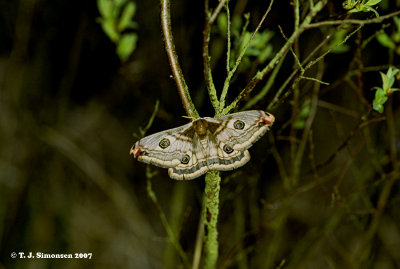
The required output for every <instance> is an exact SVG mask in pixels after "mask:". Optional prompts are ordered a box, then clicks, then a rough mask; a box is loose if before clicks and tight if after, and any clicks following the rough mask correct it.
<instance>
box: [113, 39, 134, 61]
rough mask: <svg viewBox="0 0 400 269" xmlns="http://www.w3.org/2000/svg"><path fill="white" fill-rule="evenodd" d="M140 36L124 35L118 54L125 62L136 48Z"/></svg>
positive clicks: (119, 43) (118, 47) (118, 46)
mask: <svg viewBox="0 0 400 269" xmlns="http://www.w3.org/2000/svg"><path fill="white" fill-rule="evenodd" d="M137 40H138V35H137V34H135V33H129V34H123V35H122V36H121V39H120V41H119V42H118V45H117V54H118V57H119V58H120V59H121V61H123V62H125V61H126V60H127V59H128V58H129V56H130V55H131V54H132V52H133V51H134V50H135V48H136V43H137Z"/></svg>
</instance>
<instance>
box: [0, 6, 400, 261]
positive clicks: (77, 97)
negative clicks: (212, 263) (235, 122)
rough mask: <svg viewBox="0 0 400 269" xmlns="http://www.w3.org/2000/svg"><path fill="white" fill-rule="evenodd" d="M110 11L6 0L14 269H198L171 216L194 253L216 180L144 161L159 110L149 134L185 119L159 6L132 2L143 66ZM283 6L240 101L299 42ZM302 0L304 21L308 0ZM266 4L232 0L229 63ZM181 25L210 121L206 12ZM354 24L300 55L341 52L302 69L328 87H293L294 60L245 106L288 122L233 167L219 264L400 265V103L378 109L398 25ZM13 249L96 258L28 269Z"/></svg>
mask: <svg viewBox="0 0 400 269" xmlns="http://www.w3.org/2000/svg"><path fill="white" fill-rule="evenodd" d="M100 2H102V1H98V2H96V1H66V0H55V1H44V0H19V1H5V0H0V38H1V42H0V268H88V267H91V268H184V267H183V264H182V261H181V259H180V257H179V255H178V254H177V251H176V250H175V248H174V246H173V245H172V244H171V242H170V241H169V240H168V237H167V234H166V230H165V224H163V222H162V218H161V215H162V213H160V209H161V212H163V213H164V214H165V216H166V219H167V221H168V223H169V226H170V227H171V229H172V230H173V231H174V233H175V235H176V236H177V238H178V239H179V242H180V244H181V246H182V248H183V250H184V252H185V253H186V255H187V256H188V258H189V260H190V261H191V260H192V259H193V253H194V249H195V242H196V234H197V229H198V225H199V219H200V214H201V204H202V195H203V194H202V192H203V188H204V178H203V177H200V178H198V179H195V180H192V181H175V180H172V179H170V178H169V177H168V174H167V170H166V169H159V168H156V167H148V166H146V165H145V164H142V163H139V162H137V161H136V160H134V159H133V157H132V156H130V155H129V150H130V148H131V146H132V145H133V144H134V142H135V141H137V140H138V139H140V136H141V133H140V130H141V128H144V127H145V126H146V124H147V122H148V120H149V118H150V116H151V115H152V113H153V111H154V110H155V104H156V102H157V100H159V104H160V105H159V109H158V110H157V114H156V117H155V119H154V122H153V124H152V126H151V127H150V129H149V130H148V132H147V134H151V133H154V132H158V131H162V130H165V129H169V128H173V127H177V126H179V125H182V124H185V123H187V122H188V120H187V119H185V118H183V117H181V116H184V115H185V111H184V109H183V108H182V106H181V105H180V104H181V102H180V99H179V96H178V94H177V92H176V87H175V82H174V81H173V79H172V78H171V76H170V75H171V71H170V68H169V65H168V61H167V57H166V54H165V51H164V47H163V41H162V35H161V30H160V19H159V2H158V1H153V0H149V1H136V2H134V3H135V12H134V14H133V15H132V16H131V17H130V19H131V22H133V23H131V24H129V27H126V30H124V31H123V33H128V34H133V35H131V37H132V36H133V37H134V39H130V40H131V41H132V40H134V44H135V47H134V48H129V46H128V48H127V49H126V50H128V51H129V49H132V51H133V52H132V54H129V53H128V56H126V55H125V56H121V50H120V51H118V50H117V47H118V46H119V45H118V44H119V43H118V42H119V41H120V39H118V38H115V37H114V39H113V36H112V31H111V32H110V31H109V32H107V30H104V28H107V27H105V26H104V25H105V24H104V13H103V14H102V13H101V11H99V6H98V5H100V4H99V3H100ZM103 2H104V1H103ZM116 2H118V1H116ZM120 2H121V3H122V4H121V5H122V6H123V7H125V6H126V5H128V2H132V1H120ZM276 2H277V3H275V4H274V6H273V8H272V10H271V12H270V14H269V15H268V17H267V20H266V22H265V23H264V24H263V26H262V28H261V29H260V32H259V34H258V35H257V36H256V37H255V42H254V43H253V45H252V46H251V47H250V49H249V51H248V52H247V53H246V56H245V58H244V60H243V63H242V64H241V66H240V70H239V72H238V73H237V75H235V77H234V81H233V84H232V86H231V88H230V91H229V95H228V100H229V101H232V100H233V99H234V98H235V97H236V96H237V94H238V93H239V92H240V91H241V89H243V88H244V87H245V86H246V84H247V83H248V82H249V81H250V79H251V78H252V77H253V76H254V75H255V74H256V72H257V70H260V69H262V68H263V67H265V66H266V64H267V63H268V60H270V59H271V58H272V57H273V56H274V54H275V53H276V52H277V51H278V50H279V49H280V48H281V47H282V46H283V44H284V43H285V38H284V36H283V34H284V35H285V36H290V34H291V33H292V31H293V25H294V19H293V5H292V3H291V2H290V1H276ZM300 2H301V3H300V4H301V9H300V11H301V13H300V15H299V16H300V18H301V19H304V17H305V16H306V15H307V14H308V12H309V10H308V6H307V3H309V1H304V3H303V1H300ZM350 2H351V1H350ZM353 2H354V1H353ZM355 2H357V1H355ZM399 2H400V1H389V0H383V1H382V2H381V3H380V4H379V6H374V10H376V11H377V12H379V15H380V16H383V15H385V14H390V13H392V12H395V11H396V10H399V6H400V3H399ZM357 3H359V4H360V3H361V1H359V2H357ZM209 4H210V7H215V6H216V5H217V1H210V3H209ZM268 4H269V3H267V2H265V1H246V0H238V1H230V13H231V17H232V26H231V27H232V57H237V51H238V50H239V48H240V46H241V41H243V39H244V38H245V37H246V34H247V33H248V32H249V33H251V32H252V31H254V29H255V28H256V26H257V24H258V22H259V21H260V19H261V17H262V16H263V14H264V12H265V11H266V10H267V8H268ZM100 10H101V9H100ZM247 13H249V14H250V17H249V19H248V26H247V28H245V25H246V15H245V14H247ZM224 14H226V13H225V12H223V14H222V15H221V16H220V19H219V20H217V22H216V25H215V27H214V28H213V31H212V35H211V47H210V51H211V59H212V68H213V75H214V81H215V84H216V86H217V89H218V91H219V93H220V90H221V88H222V85H223V82H224V79H225V76H226V70H225V65H226V64H225V60H226V57H225V54H226V50H225V49H226V36H225V34H224V33H226V31H225V30H226V25H224V18H226V15H225V17H223V15H224ZM117 15H118V16H119V15H120V13H118V14H117ZM349 16H351V18H356V19H361V20H364V19H373V18H374V17H376V15H375V14H374V12H373V11H370V10H368V9H367V11H365V10H361V11H360V12H354V13H350V14H348V13H347V12H346V10H345V9H343V7H342V3H341V2H339V1H337V3H336V2H335V3H328V5H327V6H326V7H325V8H324V9H323V11H322V12H320V13H319V14H318V15H317V17H316V18H315V20H314V21H319V22H321V21H326V20H339V19H346V18H349ZM171 18H172V30H173V34H174V37H175V43H176V49H177V52H178V55H179V60H180V63H181V65H182V69H183V73H184V75H185V79H186V82H187V84H188V85H189V89H190V92H191V95H192V99H193V100H194V103H195V105H196V108H197V109H198V110H199V113H200V115H201V116H213V115H214V111H213V109H212V106H211V104H210V102H209V97H208V94H207V89H206V86H205V83H204V76H203V64H202V51H201V50H202V31H203V27H204V3H203V2H202V1H182V0H177V1H173V2H172V3H171ZM278 25H279V26H280V27H281V29H282V31H280V29H279V28H278ZM356 28H357V27H356V26H354V27H340V26H337V25H335V26H323V27H319V28H316V29H312V30H309V31H305V32H304V33H303V34H302V35H301V36H300V38H299V40H298V42H296V43H295V46H294V52H295V53H296V55H298V57H299V59H300V61H303V60H305V59H306V58H307V56H309V55H310V54H311V56H310V57H311V58H310V59H312V60H315V59H317V57H318V56H320V55H322V54H323V52H326V51H328V50H330V51H329V52H330V53H329V54H327V55H326V56H325V57H324V58H323V59H322V60H320V61H316V62H315V64H314V65H313V66H312V68H310V69H309V70H308V71H307V72H306V73H305V74H304V76H305V77H312V78H317V79H318V80H320V81H323V82H327V83H329V85H325V84H319V83H315V81H313V80H310V79H302V80H298V81H296V79H299V73H298V72H297V73H294V76H293V77H291V74H293V72H294V70H296V69H297V67H298V65H297V64H296V61H295V60H294V58H293V55H292V53H291V52H289V53H288V54H287V56H286V57H285V58H284V60H283V61H282V63H283V64H282V65H279V67H277V71H279V72H277V73H276V74H275V75H274V78H273V80H272V82H273V83H272V84H271V85H269V86H268V85H267V84H268V83H267V79H268V77H267V79H266V80H265V81H262V82H261V83H259V85H258V86H257V87H256V88H255V89H254V91H253V92H252V93H251V94H250V95H249V96H247V98H246V99H245V100H244V101H243V102H241V103H240V105H239V107H238V109H239V110H240V109H243V108H244V109H263V110H265V109H267V108H268V111H269V112H271V113H272V114H273V115H274V116H275V118H276V121H275V124H274V126H273V127H272V129H271V131H270V132H269V133H268V135H266V137H265V138H263V139H261V140H260V141H259V142H257V144H256V146H254V147H253V148H251V149H250V153H251V156H252V160H251V161H250V162H249V163H248V164H247V165H246V166H244V167H243V168H240V169H238V170H235V171H231V172H224V173H221V175H222V185H221V194H220V197H221V201H220V218H219V240H220V249H219V252H220V256H219V261H218V268H328V267H329V268H358V267H362V268H399V267H400V252H399V249H400V224H399V223H400V194H399V186H400V184H399V171H400V162H399V150H400V140H399V137H400V125H399V121H400V107H399V104H400V92H393V94H389V95H388V96H387V97H388V98H387V100H382V99H379V100H378V99H377V98H376V95H375V94H376V92H377V91H379V89H376V88H375V89H373V87H381V88H382V87H383V86H382V77H381V74H380V72H382V73H384V74H387V71H388V69H389V67H390V66H394V67H397V68H400V67H399V62H400V61H399V59H400V57H399V54H400V49H399V48H400V37H399V36H400V19H397V18H396V19H393V18H390V19H387V20H384V21H383V22H381V23H376V24H368V25H365V26H364V27H363V28H362V29H360V30H359V31H357V32H355V33H354V34H353V35H351V36H350V34H351V33H352V32H353V31H354V30H356ZM110 33H111V34H110ZM247 36H248V35H247ZM327 36H330V38H331V39H330V40H329V41H328V42H325V43H324V40H325V39H326V37H327ZM345 37H349V39H348V40H347V42H346V44H343V45H338V44H339V43H340V42H341V41H343V40H344V38H345ZM132 42H133V41H132ZM121 46H122V45H121ZM318 46H320V49H319V50H318V51H316V52H315V53H314V54H312V53H313V52H314V49H315V48H317V47H318ZM123 50H124V47H122V51H123ZM235 53H236V54H235ZM122 54H123V53H122ZM393 81H394V84H393V86H392V87H393V88H399V87H400V86H399V80H398V79H397V78H396V79H394V80H393ZM286 82H288V83H287V84H285V83H286ZM266 87H269V88H268V92H267V93H266V94H265V95H264V96H263V97H262V98H261V99H260V100H258V102H254V103H251V105H248V104H249V102H250V101H251V100H254V96H256V95H257V94H258V93H259V92H261V91H263V89H264V88H266ZM280 88H282V89H283V92H282V93H283V94H279V95H277V93H278V91H279V89H280ZM385 96H386V95H385ZM383 99H384V98H383ZM374 101H375V105H376V106H375V107H378V108H382V110H381V112H377V111H376V110H374V109H373V102H374ZM379 102H380V103H379ZM271 104H272V105H271ZM379 105H381V107H379ZM148 169H150V170H151V171H152V172H154V173H156V174H155V175H154V176H153V177H152V178H151V183H152V187H153V190H154V193H155V194H156V197H157V201H158V202H157V203H156V204H155V203H154V202H153V201H152V200H151V199H150V198H149V196H148V191H147V182H148V181H147V180H148V179H147V178H146V170H147V171H149V170H148ZM12 252H17V253H18V252H25V253H26V255H28V253H29V252H32V253H33V254H35V253H36V252H42V253H50V254H57V253H92V258H91V259H68V260H67V259H20V258H15V259H13V258H11V253H12Z"/></svg>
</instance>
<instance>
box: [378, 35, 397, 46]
mask: <svg viewBox="0 0 400 269" xmlns="http://www.w3.org/2000/svg"><path fill="white" fill-rule="evenodd" d="M376 39H377V40H378V42H379V43H381V45H382V46H385V47H387V48H389V49H394V48H395V47H396V44H395V43H394V42H393V41H392V39H391V38H390V37H389V36H388V35H387V34H386V33H380V34H378V35H377V36H376Z"/></svg>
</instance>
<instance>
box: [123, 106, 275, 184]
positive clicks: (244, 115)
mask: <svg viewBox="0 0 400 269" xmlns="http://www.w3.org/2000/svg"><path fill="white" fill-rule="evenodd" d="M274 120H275V118H274V116H273V115H272V114H269V113H266V112H264V111H261V110H250V111H244V112H238V113H233V114H229V115H226V116H222V117H217V118H197V119H194V120H193V121H192V122H190V123H188V124H185V125H183V126H180V127H177V128H174V129H170V130H166V131H162V132H159V133H155V134H152V135H149V136H146V137H144V138H142V139H140V140H139V141H137V142H136V143H135V144H134V145H133V146H132V148H131V150H130V154H132V155H133V156H134V157H135V158H137V159H138V160H139V161H141V162H144V163H150V164H153V165H156V166H160V167H164V168H168V174H169V176H170V177H171V178H173V179H178V180H183V179H194V178H197V177H199V176H201V175H203V174H204V173H206V172H207V171H210V170H219V171H228V170H233V169H236V168H238V167H241V166H243V165H244V164H246V163H247V162H248V161H249V160H250V153H249V151H248V150H247V149H248V148H250V147H251V146H252V145H253V144H254V143H255V142H256V141H257V140H258V139H260V138H261V137H262V136H263V135H264V134H265V133H266V132H267V131H268V130H269V128H270V127H271V126H272V124H273V123H274Z"/></svg>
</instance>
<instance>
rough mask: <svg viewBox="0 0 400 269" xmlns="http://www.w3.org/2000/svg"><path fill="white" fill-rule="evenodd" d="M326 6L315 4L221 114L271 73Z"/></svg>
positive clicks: (323, 2)
mask: <svg viewBox="0 0 400 269" xmlns="http://www.w3.org/2000/svg"><path fill="white" fill-rule="evenodd" d="M326 4H327V1H326V0H321V1H320V2H318V3H317V4H315V5H314V6H312V7H311V10H310V13H309V14H308V15H307V17H306V18H305V19H304V21H303V23H302V24H301V25H300V26H299V27H298V28H297V29H296V30H295V31H294V32H293V34H292V35H291V36H290V37H289V38H288V40H287V42H286V43H285V45H283V47H282V48H281V50H280V51H279V52H278V53H277V54H276V55H275V57H274V58H273V59H272V60H271V61H270V62H269V64H268V65H267V66H266V67H265V68H264V69H263V70H261V71H258V72H257V74H256V75H255V76H254V77H253V78H252V80H251V81H250V82H249V84H247V86H246V88H245V89H244V90H243V91H242V92H241V93H240V94H239V96H237V97H236V99H235V100H234V101H233V102H232V103H231V104H230V105H229V106H227V107H226V108H225V109H224V110H223V112H222V114H227V113H228V112H229V111H230V110H232V109H233V108H234V107H235V106H236V105H237V104H238V103H239V102H240V101H241V100H242V99H243V98H244V97H245V96H246V95H247V94H249V93H250V92H251V91H252V90H253V89H254V87H255V86H256V85H257V84H258V82H260V81H261V80H263V79H264V78H265V77H266V75H267V74H268V73H269V72H271V70H272V69H273V68H274V67H275V66H276V65H277V64H278V62H279V61H280V60H281V58H282V57H283V56H284V55H285V54H286V53H287V52H288V51H289V49H290V47H291V46H292V45H293V43H294V42H295V40H296V39H297V38H298V37H299V36H300V35H301V34H302V33H303V32H304V31H305V30H306V29H308V28H307V27H308V26H309V25H310V23H311V20H312V19H313V18H314V17H315V15H316V14H317V13H318V12H319V11H321V9H322V8H323V7H324V6H325V5H326Z"/></svg>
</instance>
